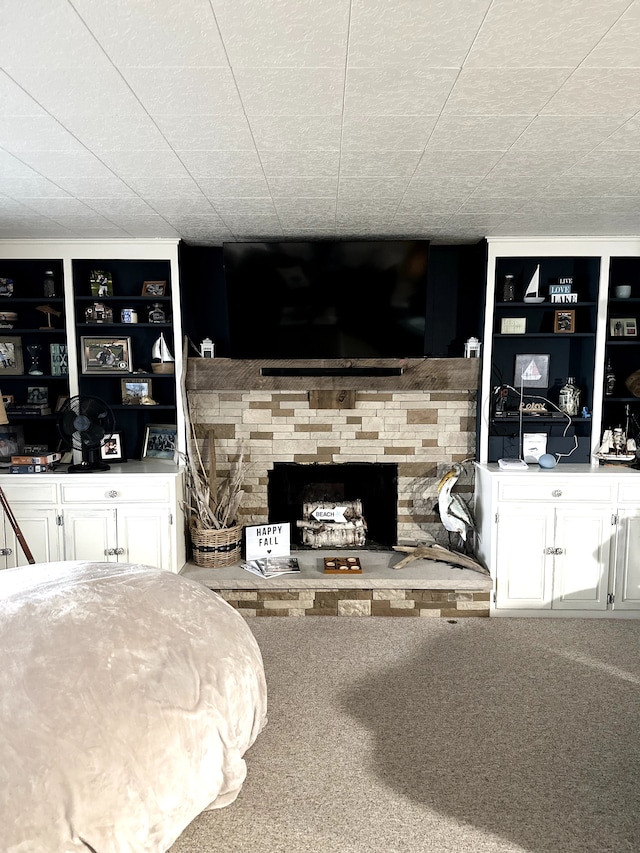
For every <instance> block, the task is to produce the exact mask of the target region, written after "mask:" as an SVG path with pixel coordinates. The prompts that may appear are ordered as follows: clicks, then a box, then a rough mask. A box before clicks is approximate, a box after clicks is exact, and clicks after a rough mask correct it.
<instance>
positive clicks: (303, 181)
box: [268, 175, 338, 198]
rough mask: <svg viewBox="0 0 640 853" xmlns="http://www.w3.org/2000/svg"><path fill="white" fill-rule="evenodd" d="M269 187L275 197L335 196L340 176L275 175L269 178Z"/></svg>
mask: <svg viewBox="0 0 640 853" xmlns="http://www.w3.org/2000/svg"><path fill="white" fill-rule="evenodd" d="M268 183H269V189H270V191H271V194H272V195H273V196H274V197H276V196H277V197H279V198H287V197H289V198H291V197H296V196H301V197H306V198H322V197H325V198H326V197H327V196H329V197H333V198H335V197H336V195H337V192H338V176H337V175H336V176H335V177H331V178H317V177H307V176H301V175H298V176H295V177H294V176H288V175H283V176H279V177H278V176H274V177H272V178H269V181H268Z"/></svg>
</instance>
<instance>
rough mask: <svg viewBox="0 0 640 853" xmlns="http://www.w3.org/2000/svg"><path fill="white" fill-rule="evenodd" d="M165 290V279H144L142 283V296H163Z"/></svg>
mask: <svg viewBox="0 0 640 853" xmlns="http://www.w3.org/2000/svg"><path fill="white" fill-rule="evenodd" d="M166 290H167V282H166V281H144V282H143V283H142V295H143V296H164V294H165V292H166Z"/></svg>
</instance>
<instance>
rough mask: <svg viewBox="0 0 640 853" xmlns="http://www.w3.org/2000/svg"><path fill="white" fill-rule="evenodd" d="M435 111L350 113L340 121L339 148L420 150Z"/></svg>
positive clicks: (425, 142) (425, 140) (423, 144)
mask: <svg viewBox="0 0 640 853" xmlns="http://www.w3.org/2000/svg"><path fill="white" fill-rule="evenodd" d="M437 118H438V117H437V115H408V116H403V115H357V114H356V115H351V113H346V114H345V116H344V120H343V124H342V150H343V151H347V150H351V149H353V150H355V151H368V150H371V149H373V150H376V149H378V150H380V149H396V150H398V149H402V150H405V151H422V150H423V149H424V147H425V145H426V144H427V141H428V139H429V137H430V135H431V132H432V131H433V128H434V127H435V124H436V120H437Z"/></svg>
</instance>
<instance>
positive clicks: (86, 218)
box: [43, 210, 122, 232]
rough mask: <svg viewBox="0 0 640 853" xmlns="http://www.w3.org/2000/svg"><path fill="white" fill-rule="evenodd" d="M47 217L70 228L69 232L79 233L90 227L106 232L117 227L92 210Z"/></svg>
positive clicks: (51, 214)
mask: <svg viewBox="0 0 640 853" xmlns="http://www.w3.org/2000/svg"><path fill="white" fill-rule="evenodd" d="M43 213H44V211H43ZM46 215H47V216H49V218H50V219H54V220H55V221H56V222H57V223H58V224H59V225H63V226H64V227H65V228H68V229H69V231H76V232H77V230H78V229H79V228H89V227H91V228H94V229H99V228H104V229H106V230H108V229H114V228H116V227H117V226H116V225H114V222H113V221H112V220H109V219H106V218H105V217H104V216H100V215H99V214H98V213H94V212H93V211H91V210H86V212H85V213H76V212H74V213H70V214H69V215H66V214H65V213H64V212H63V213H57V214H55V215H54V214H53V213H50V214H46ZM121 220H122V217H121Z"/></svg>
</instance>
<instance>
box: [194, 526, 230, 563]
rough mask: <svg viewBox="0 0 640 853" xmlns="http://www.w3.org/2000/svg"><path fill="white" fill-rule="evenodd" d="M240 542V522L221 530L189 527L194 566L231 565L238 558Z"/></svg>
mask: <svg viewBox="0 0 640 853" xmlns="http://www.w3.org/2000/svg"><path fill="white" fill-rule="evenodd" d="M241 543H242V525H241V524H236V525H235V526H234V527H223V528H222V529H221V530H208V529H205V528H203V527H191V546H192V548H193V562H194V563H195V564H196V566H204V568H206V569H221V568H222V567H223V566H232V565H233V564H234V563H237V562H238V561H239V560H240V545H241Z"/></svg>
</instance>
